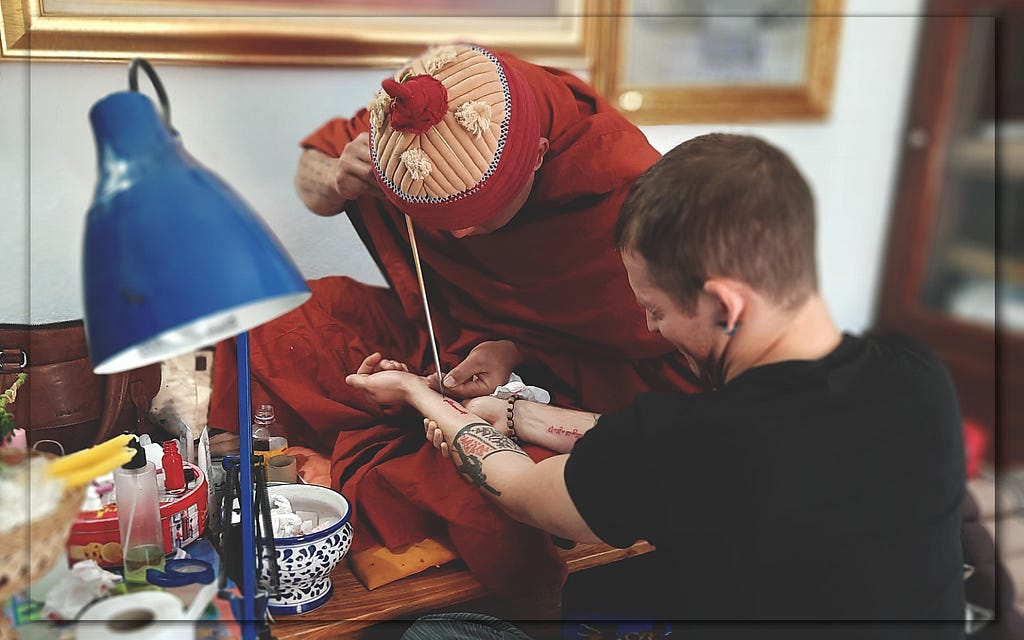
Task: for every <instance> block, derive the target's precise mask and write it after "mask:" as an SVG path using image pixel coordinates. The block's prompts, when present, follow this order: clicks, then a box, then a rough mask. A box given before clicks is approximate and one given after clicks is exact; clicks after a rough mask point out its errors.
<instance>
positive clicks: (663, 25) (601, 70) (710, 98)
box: [592, 0, 843, 125]
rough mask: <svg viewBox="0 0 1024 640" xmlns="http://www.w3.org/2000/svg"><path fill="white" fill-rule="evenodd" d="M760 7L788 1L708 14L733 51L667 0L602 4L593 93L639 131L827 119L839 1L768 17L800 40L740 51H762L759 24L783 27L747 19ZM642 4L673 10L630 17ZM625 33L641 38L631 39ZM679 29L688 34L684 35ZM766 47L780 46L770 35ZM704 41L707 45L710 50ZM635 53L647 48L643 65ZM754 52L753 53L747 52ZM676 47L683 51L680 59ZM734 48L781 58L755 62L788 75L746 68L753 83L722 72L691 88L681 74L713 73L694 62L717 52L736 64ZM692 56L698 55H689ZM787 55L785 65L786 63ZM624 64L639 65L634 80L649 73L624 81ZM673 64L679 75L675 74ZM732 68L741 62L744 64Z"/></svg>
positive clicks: (769, 0) (812, 1) (682, 2)
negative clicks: (643, 28) (644, 28)
mask: <svg viewBox="0 0 1024 640" xmlns="http://www.w3.org/2000/svg"><path fill="white" fill-rule="evenodd" d="M693 4H695V5H697V4H699V3H698V2H695V3H693ZM758 4H760V5H761V6H762V8H764V7H774V8H776V9H777V10H778V9H779V8H780V7H786V6H790V5H789V4H787V0H759V2H749V3H740V4H738V5H733V6H737V7H739V8H738V9H737V11H736V13H735V15H722V14H719V15H715V16H713V18H714V20H716V21H717V24H718V25H724V26H722V27H721V31H722V32H725V33H726V34H727V35H728V34H730V33H731V35H732V36H733V38H732V39H733V40H734V42H733V44H734V45H737V46H733V47H732V48H731V49H729V48H728V47H729V45H730V43H729V42H728V40H729V38H728V37H724V38H723V37H719V35H718V34H716V32H715V30H714V29H713V28H707V27H708V24H707V18H708V17H709V16H706V15H696V14H695V13H693V12H691V13H689V14H686V15H680V13H682V11H681V9H682V8H684V7H686V6H688V5H687V1H686V0H672V2H669V3H667V4H666V3H665V2H659V1H658V0H646V1H644V0H603V2H602V5H601V9H599V10H600V11H601V12H602V13H603V14H604V15H605V16H607V17H605V18H602V19H601V20H600V21H599V23H598V28H597V31H596V34H595V51H597V52H598V53H597V54H596V55H595V59H594V63H593V67H592V76H593V77H592V80H593V83H594V86H595V88H597V89H598V90H599V91H600V92H601V93H602V94H603V95H604V96H606V97H607V98H608V100H609V101H610V102H611V103H612V104H614V105H616V106H617V107H618V108H619V110H620V111H622V112H623V113H624V114H626V115H627V117H629V118H630V120H632V121H633V122H634V123H636V124H641V125H648V124H667V123H685V122H751V121H770V120H808V119H820V118H823V117H825V116H827V115H828V113H829V110H830V108H831V102H832V92H833V84H834V78H835V67H836V60H837V57H838V48H839V37H840V26H841V21H842V15H841V14H842V8H843V2H842V0H807V2H806V6H807V7H809V8H808V9H805V11H804V12H801V13H800V14H799V15H793V14H787V15H780V16H775V17H776V18H780V19H781V21H784V22H785V24H786V28H787V29H788V30H789V33H790V35H792V33H793V32H796V36H797V37H799V38H800V39H799V40H794V38H793V37H788V36H787V37H788V42H789V43H790V45H789V46H788V48H787V47H783V46H777V47H775V49H774V50H773V49H772V47H769V46H760V47H759V48H758V47H756V46H755V47H751V46H746V49H744V46H745V45H749V44H750V43H751V42H754V43H755V44H762V45H763V44H764V43H765V42H767V41H768V38H767V36H765V37H762V39H761V40H757V38H758V37H761V34H760V33H759V32H758V30H759V29H765V30H767V29H769V28H770V27H765V26H764V25H771V24H776V25H777V24H779V23H780V20H776V21H775V22H774V23H772V22H771V21H770V20H765V19H764V18H765V15H763V14H762V15H753V13H754V12H755V11H756V9H757V6H758ZM639 5H643V6H644V7H645V8H646V9H647V10H648V11H651V9H650V8H651V7H652V6H653V7H657V6H660V5H664V6H665V7H671V9H669V10H667V11H666V13H665V14H664V15H662V14H654V13H647V14H644V15H640V14H635V12H636V11H637V9H636V7H637V6H639ZM715 6H718V5H715ZM769 17H771V16H769ZM733 18H736V19H739V20H745V21H746V22H745V24H743V25H741V26H740V28H736V26H735V25H734V24H730V23H729V20H730V19H733ZM752 18H753V19H754V20H753V21H751V19H752ZM642 20H643V21H647V23H648V24H651V25H653V26H652V27H651V28H650V29H648V31H649V32H648V33H639V28H638V26H637V25H638V24H640V22H641V21H642ZM701 20H704V22H700V21H701ZM698 25H699V26H698ZM711 26H712V27H713V26H714V25H711ZM630 29H633V30H634V31H637V32H638V33H631V32H630ZM683 29H689V30H690V31H691V32H690V33H689V34H686V33H681V32H680V31H682V30H683ZM776 31H779V29H778V28H776ZM651 33H654V34H655V35H654V36H652V35H651ZM687 36H689V39H688V40H687ZM631 37H632V38H634V40H635V42H634V40H631ZM771 42H781V40H779V39H778V38H775V39H774V40H772V41H771ZM793 42H799V43H801V44H802V46H800V45H795V44H792V43H793ZM631 43H632V44H631ZM709 44H710V45H712V46H707V45H709ZM686 47H688V48H686ZM640 49H643V50H646V51H648V52H650V55H648V56H646V57H645V58H644V59H643V60H630V55H631V54H633V53H634V51H635V50H640ZM751 49H753V50H754V53H750V51H749V50H751ZM680 51H682V52H683V55H679V52H680ZM709 51H710V53H709ZM737 51H738V52H739V53H740V54H742V55H744V56H746V58H743V59H745V60H751V61H755V62H760V60H759V59H758V58H757V56H758V55H762V56H771V55H774V56H776V57H778V58H780V59H779V60H777V61H773V62H772V64H769V65H765V64H761V68H764V67H777V68H781V69H788V70H789V71H788V73H789V74H790V77H789V78H786V79H785V80H783V81H778V82H776V81H773V80H772V79H771V78H758V77H756V75H757V74H756V73H754V72H753V71H756V70H752V71H750V72H748V73H746V75H747V76H752V77H751V78H746V79H745V80H731V79H729V77H728V76H729V75H730V74H732V75H734V76H743V75H744V71H748V70H744V69H729V70H728V73H723V74H722V77H723V80H722V81H718V82H713V81H705V82H692V81H691V78H690V77H687V72H688V71H689V72H692V71H694V70H697V71H698V72H699V73H698V74H693V75H699V76H701V78H702V80H704V79H706V77H707V76H709V75H710V74H709V72H707V70H706V66H707V65H705V67H700V66H699V65H701V64H702V62H700V61H694V58H695V57H697V58H699V57H700V56H701V54H704V55H705V57H707V58H712V62H714V60H713V57H714V55H719V57H720V58H723V59H726V60H727V61H732V62H734V61H735V60H736V59H738V58H740V56H739V55H736V54H735V53H736V52H737ZM694 52H696V53H697V55H696V56H694V55H689V54H692V53H694ZM765 52H767V53H765ZM730 56H732V57H731V58H730ZM787 57H788V58H789V59H784V58H787ZM638 63H639V64H638ZM631 64H633V65H634V66H635V67H639V69H640V71H639V72H638V73H636V75H638V76H641V75H643V74H645V73H646V74H650V76H651V77H648V78H640V79H639V80H633V81H631V79H630V77H629V69H630V65H631ZM659 64H661V67H659V66H658V65H659ZM673 64H675V65H676V67H677V68H680V69H682V70H680V71H675V70H673V68H672V67H671V65H673ZM739 64H743V62H742V60H741V62H740V63H739ZM686 67H689V69H688V70H687V69H686ZM665 68H667V69H668V70H667V71H666V70H664V69H665ZM655 74H656V75H655ZM766 75H767V74H766ZM780 75H781V74H780Z"/></svg>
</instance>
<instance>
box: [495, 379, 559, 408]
mask: <svg viewBox="0 0 1024 640" xmlns="http://www.w3.org/2000/svg"><path fill="white" fill-rule="evenodd" d="M491 395H492V396H494V397H496V398H501V399H502V400H508V399H509V398H511V397H512V396H519V398H520V399H522V400H529V401H530V402H539V403H541V404H548V403H549V402H551V394H550V393H548V392H547V390H546V389H541V388H540V387H532V386H530V385H528V384H526V383H525V382H523V379H522V378H520V377H519V376H518V375H516V374H515V373H512V375H510V376H509V377H508V382H506V383H505V384H503V385H501V386H499V387H498V388H497V389H495V390H494V393H492V394H491Z"/></svg>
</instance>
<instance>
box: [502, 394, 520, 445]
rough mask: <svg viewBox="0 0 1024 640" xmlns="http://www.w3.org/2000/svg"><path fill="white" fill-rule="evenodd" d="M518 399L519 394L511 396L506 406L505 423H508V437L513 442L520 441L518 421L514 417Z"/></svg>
mask: <svg viewBox="0 0 1024 640" xmlns="http://www.w3.org/2000/svg"><path fill="white" fill-rule="evenodd" d="M518 399H519V396H509V398H508V406H507V407H505V424H506V425H508V437H509V440H511V441H512V442H519V436H517V435H516V421H515V419H514V417H513V411H514V409H515V406H516V400H518Z"/></svg>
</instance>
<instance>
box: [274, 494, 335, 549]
mask: <svg viewBox="0 0 1024 640" xmlns="http://www.w3.org/2000/svg"><path fill="white" fill-rule="evenodd" d="M333 522H334V520H332V519H329V518H326V519H322V518H321V517H320V514H318V513H314V512H312V511H298V512H297V511H294V510H293V509H292V503H291V502H290V501H289V500H288V498H286V497H284V496H282V495H278V494H275V493H273V491H271V492H270V526H271V527H273V529H274V537H275V538H290V537H292V536H302V535H307V534H310V533H315V532H317V531H320V530H321V529H326V528H327V527H329V526H331V524H333Z"/></svg>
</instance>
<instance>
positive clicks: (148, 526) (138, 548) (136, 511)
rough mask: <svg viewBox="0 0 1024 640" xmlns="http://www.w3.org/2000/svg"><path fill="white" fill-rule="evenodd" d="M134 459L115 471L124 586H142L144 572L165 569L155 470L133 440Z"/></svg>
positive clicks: (136, 440) (144, 579)
mask: <svg viewBox="0 0 1024 640" xmlns="http://www.w3.org/2000/svg"><path fill="white" fill-rule="evenodd" d="M128 446H130V447H132V448H133V449H135V457H134V458H132V459H131V460H129V461H128V462H126V463H125V464H124V466H122V467H119V468H118V469H115V470H114V489H115V491H116V492H117V522H118V525H119V528H120V531H121V557H122V558H123V560H124V578H125V581H126V582H132V583H145V582H146V569H149V568H156V569H161V570H162V569H163V568H164V536H163V523H162V522H161V521H160V497H159V495H158V494H157V488H156V467H154V466H153V463H152V462H148V461H147V460H146V452H145V451H144V450H143V449H142V445H141V444H139V439H138V438H135V439H133V440H132V441H131V442H130V443H129V445H128Z"/></svg>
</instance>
